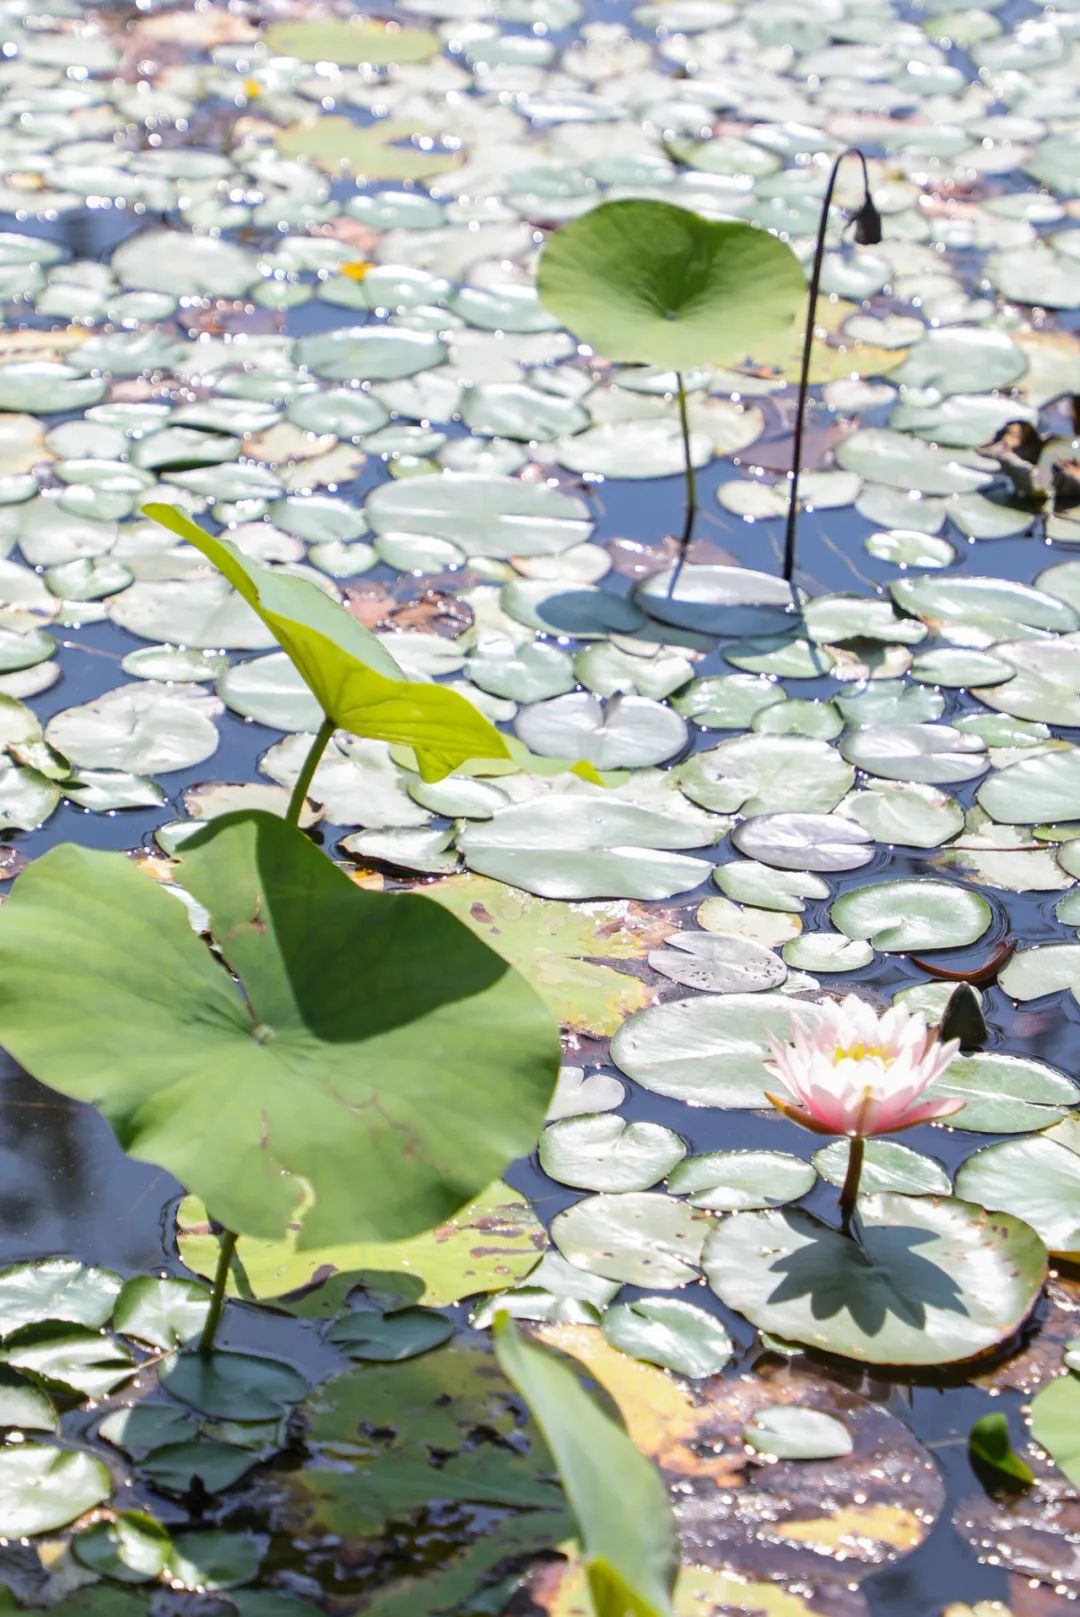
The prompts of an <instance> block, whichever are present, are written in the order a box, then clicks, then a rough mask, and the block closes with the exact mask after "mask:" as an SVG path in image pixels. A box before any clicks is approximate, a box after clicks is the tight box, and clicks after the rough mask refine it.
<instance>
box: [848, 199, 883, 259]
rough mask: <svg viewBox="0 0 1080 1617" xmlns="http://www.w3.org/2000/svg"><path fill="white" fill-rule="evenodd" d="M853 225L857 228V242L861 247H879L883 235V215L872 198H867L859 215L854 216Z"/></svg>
mask: <svg viewBox="0 0 1080 1617" xmlns="http://www.w3.org/2000/svg"><path fill="white" fill-rule="evenodd" d="M851 223H852V224H853V225H854V227H855V240H856V241H857V242H858V243H859V246H860V247H876V246H877V244H878V242H879V241H880V240H881V238H882V234H883V232H882V228H881V215H880V213H879V212H878V211H877V209H876V208H875V206H874V204H873V200H872V199H871V198H870V197H867V199H866V201H865V202H864V203H863V205H862V207H861V208H860V209H859V211H858V213H854V214H852V216H851Z"/></svg>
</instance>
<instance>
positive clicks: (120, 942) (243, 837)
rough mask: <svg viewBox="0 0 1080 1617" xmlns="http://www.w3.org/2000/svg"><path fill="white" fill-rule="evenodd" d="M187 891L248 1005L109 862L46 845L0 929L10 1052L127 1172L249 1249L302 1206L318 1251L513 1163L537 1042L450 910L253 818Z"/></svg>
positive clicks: (212, 838) (549, 1048)
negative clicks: (64, 1098)
mask: <svg viewBox="0 0 1080 1617" xmlns="http://www.w3.org/2000/svg"><path fill="white" fill-rule="evenodd" d="M181 873H182V880H183V882H184V885H185V887H186V889H187V891H188V892H189V893H190V894H191V896H192V897H193V898H194V899H195V900H196V902H198V903H200V904H204V905H205V906H206V907H207V909H208V910H209V913H210V928H211V931H212V933H213V935H214V936H215V937H216V939H217V940H218V944H219V947H220V948H221V951H222V954H223V955H224V957H225V959H226V961H227V962H228V964H229V966H230V967H231V968H232V969H233V970H234V971H235V972H236V974H237V976H238V977H239V979H240V982H241V984H242V987H243V994H241V993H239V992H238V991H237V989H236V988H235V987H234V985H233V983H232V982H231V981H230V978H229V977H228V975H227V974H226V973H225V972H223V971H222V970H221V967H220V965H219V964H218V963H217V962H216V961H215V959H214V957H213V956H212V955H211V954H210V953H209V952H207V950H206V949H205V947H204V945H203V944H202V942H201V941H200V940H199V938H198V937H197V936H196V935H195V934H194V933H193V932H192V931H191V929H190V926H189V924H188V919H187V915H186V913H185V911H184V909H183V907H182V906H181V905H179V904H177V903H176V902H175V900H174V899H173V898H171V897H170V896H169V895H168V894H167V893H165V892H163V891H162V890H161V889H160V888H159V887H158V886H157V885H156V884H154V883H152V882H149V881H147V879H146V878H145V877H144V876H143V875H142V874H141V873H140V872H139V871H138V870H137V869H136V868H135V867H134V866H133V865H131V864H130V863H129V862H128V861H127V860H126V859H124V858H123V857H122V856H120V855H116V854H102V853H96V852H89V851H86V850H82V849H79V848H76V847H73V846H70V845H65V846H63V847H60V848H55V849H53V850H52V851H51V852H50V853H48V854H46V855H45V856H44V857H43V858H41V859H39V860H37V861H36V862H35V863H34V864H33V865H31V866H30V868H29V870H28V871H26V873H25V879H21V880H20V881H19V883H18V884H17V887H16V890H15V892H14V894H13V895H12V897H11V898H10V899H9V900H8V901H7V903H6V904H5V905H4V906H3V910H2V912H0V959H2V960H3V961H4V966H3V969H2V971H0V978H2V981H3V989H2V993H0V1035H2V1037H3V1041H4V1043H5V1045H6V1046H7V1047H8V1048H9V1050H10V1051H11V1053H12V1054H13V1055H14V1056H15V1058H16V1059H17V1060H19V1061H21V1062H22V1063H23V1065H24V1066H26V1067H27V1068H28V1070H30V1071H31V1072H33V1073H34V1074H35V1076H37V1077H38V1078H40V1080H41V1081H42V1082H43V1083H45V1084H47V1085H51V1086H52V1087H53V1088H56V1089H59V1090H61V1092H62V1093H64V1094H68V1095H71V1096H73V1097H75V1098H79V1099H86V1100H92V1101H95V1102H96V1103H97V1104H98V1106H99V1108H100V1110H101V1111H102V1112H103V1114H104V1115H105V1117H106V1119H107V1120H108V1121H109V1122H110V1123H111V1124H112V1125H113V1127H114V1128H115V1130H116V1133H117V1135H118V1137H119V1139H120V1140H121V1142H122V1143H123V1145H124V1146H125V1148H126V1149H127V1150H128V1151H129V1152H130V1154H131V1155H132V1156H134V1157H137V1158H140V1159H142V1160H146V1161H151V1162H156V1163H158V1164H159V1165H161V1166H162V1167H166V1168H168V1169H169V1170H170V1171H171V1172H172V1173H174V1174H175V1175H176V1177H177V1178H178V1179H180V1181H181V1182H182V1183H185V1184H187V1185H189V1186H190V1187H191V1189H192V1190H193V1191H194V1192H195V1193H196V1194H198V1195H200V1196H202V1197H203V1199H204V1200H205V1201H206V1202H207V1204H208V1205H209V1206H210V1207H211V1208H212V1210H213V1212H214V1214H215V1216H216V1217H218V1218H220V1219H221V1220H222V1222H223V1223H225V1224H226V1226H227V1227H229V1228H231V1229H236V1230H239V1231H242V1232H246V1233H248V1234H251V1235H257V1236H264V1237H274V1236H280V1235H282V1234H283V1233H284V1232H285V1230H286V1229H287V1227H288V1226H289V1224H290V1223H291V1222H293V1220H294V1219H295V1218H296V1215H297V1211H298V1208H299V1207H300V1205H301V1203H302V1202H303V1200H304V1199H305V1196H308V1195H309V1196H310V1198H311V1205H310V1207H309V1208H308V1209H307V1212H306V1216H305V1217H304V1222H303V1227H302V1230H301V1232H300V1236H299V1244H300V1245H301V1246H317V1245H319V1244H320V1243H326V1242H330V1241H334V1240H342V1239H345V1238H348V1239H353V1240H357V1239H381V1240H388V1239H391V1238H393V1237H396V1236H405V1235H411V1234H414V1233H415V1232H416V1231H418V1230H421V1229H424V1228H427V1227H430V1226H431V1225H434V1224H437V1223H439V1222H440V1220H442V1219H444V1218H447V1217H449V1216H450V1215H451V1214H453V1213H454V1212H455V1211H456V1210H457V1209H458V1208H459V1207H460V1206H462V1205H463V1204H464V1203H465V1202H467V1201H468V1200H469V1198H470V1197H471V1196H474V1195H475V1194H476V1193H477V1191H479V1190H480V1189H481V1188H482V1187H483V1186H484V1185H485V1184H487V1183H488V1181H490V1180H491V1179H494V1178H495V1177H496V1176H497V1175H498V1174H499V1173H500V1172H501V1171H502V1169H503V1168H504V1167H505V1166H506V1164H507V1163H508V1162H509V1161H511V1160H512V1159H513V1158H514V1157H515V1156H518V1155H520V1154H521V1153H522V1152H524V1151H527V1150H528V1149H529V1147H530V1145H531V1143H532V1141H533V1140H534V1139H535V1137H536V1132H537V1129H538V1127H539V1124H540V1121H541V1120H542V1118H543V1115H544V1112H545V1110H546V1107H547V1103H548V1099H549V1096H550V1092H551V1089H552V1086H553V1083H554V1077H555V1072H556V1070H557V1067H558V1061H559V1049H558V1040H557V1037H556V1035H555V1028H554V1024H553V1023H552V1022H551V1020H550V1017H549V1015H548V1013H547V1012H546V1010H545V1009H544V1008H543V1006H542V1003H541V1001H540V1000H539V999H538V998H537V996H536V995H535V994H534V993H533V991H532V989H530V988H529V987H528V986H527V985H526V984H525V983H524V981H523V980H522V979H521V978H520V977H519V976H518V975H517V973H516V972H514V971H513V970H512V968H510V967H508V966H507V965H506V963H505V962H504V961H503V960H502V959H501V958H500V957H499V956H497V955H496V954H495V953H494V952H493V951H492V950H491V949H489V948H488V947H487V945H486V944H484V943H481V942H480V940H479V939H477V938H475V937H474V936H473V934H472V933H471V932H469V931H468V929H467V928H465V927H463V926H462V925H461V924H460V923H459V922H458V921H456V920H455V919H454V918H453V917H452V916H450V915H449V914H448V913H447V912H446V910H444V909H443V908H441V907H440V906H438V905H432V904H430V903H429V901H428V900H426V899H424V898H423V897H421V896H420V895H409V894H394V895H387V894H381V893H372V892H365V891H363V890H362V889H360V888H358V887H356V886H355V885H354V884H353V883H352V882H351V881H349V879H348V877H347V876H345V875H344V874H343V873H342V872H341V871H339V870H337V869H336V868H335V867H334V866H333V865H332V864H331V863H330V862H329V861H328V860H327V859H326V858H325V856H324V855H323V854H322V853H321V852H320V851H319V850H318V849H317V848H316V847H314V845H313V844H312V843H310V842H309V841H308V840H307V838H306V837H304V836H303V834H302V833H300V832H298V831H296V830H294V829H293V828H292V827H291V826H288V825H286V824H285V822H284V821H282V820H279V819H277V818H275V817H274V816H273V815H269V814H250V815H233V816H226V817H224V818H223V819H220V820H217V821H216V822H214V824H213V825H212V826H211V827H210V828H209V829H208V831H206V832H204V833H202V834H201V836H200V838H199V839H198V841H197V845H194V846H193V844H192V843H191V842H189V843H187V844H186V846H185V849H184V854H183V859H182V862H181ZM57 974H62V976H63V980H64V983H65V1015H64V1017H63V1018H57V1017H54V1016H53V1015H52V1014H51V1013H50V1011H49V1006H50V1004H51V995H52V992H53V989H52V987H51V986H50V985H52V984H54V983H55V982H56V980H57ZM358 982H362V983H363V984H364V985H365V988H364V992H363V994H357V992H356V984H357V983H358ZM117 1027H123V1028H124V1029H125V1041H124V1043H123V1044H122V1045H120V1044H118V1043H117V1040H116V1037H115V1029H116V1028H117ZM435 1051H437V1052H438V1054H437V1057H436V1056H435V1055H433V1052H435Z"/></svg>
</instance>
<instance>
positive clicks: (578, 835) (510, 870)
mask: <svg viewBox="0 0 1080 1617" xmlns="http://www.w3.org/2000/svg"><path fill="white" fill-rule="evenodd" d="M718 829H719V828H718ZM704 835H705V833H704V832H702V830H701V829H700V828H699V827H697V826H694V825H692V824H688V823H687V822H686V821H684V820H681V819H679V818H678V817H677V815H675V814H674V813H671V814H663V813H658V812H657V811H656V810H653V809H646V808H642V807H640V806H639V805H638V804H636V803H630V802H627V801H625V800H623V799H620V798H618V797H615V796H614V795H613V794H612V793H605V792H598V793H597V794H596V795H585V794H581V795H578V794H575V795H573V796H568V795H559V796H550V797H545V798H539V799H537V800H536V801H535V802H526V803H515V804H512V805H511V806H510V807H509V808H505V809H500V810H499V811H498V813H496V814H495V815H493V816H492V818H491V819H490V820H486V821H484V822H483V823H481V824H478V825H470V826H468V827H466V829H465V830H464V831H462V832H461V833H460V834H459V836H458V848H459V850H460V852H461V853H462V854H463V855H464V858H465V862H466V864H467V865H468V866H469V868H470V869H471V870H475V871H477V872H478V873H479V874H480V875H482V876H493V877H494V878H495V879H496V880H497V881H503V882H508V883H509V884H510V885H511V886H514V887H523V888H525V890H526V891H527V892H530V893H536V894H538V895H539V896H540V897H541V898H563V899H583V898H616V897H618V898H670V897H671V896H672V895H673V894H675V893H685V892H688V891H689V890H690V889H691V888H693V887H697V886H698V885H699V884H700V883H701V882H702V881H704V880H705V878H706V876H707V875H708V872H709V866H708V865H707V864H705V863H704V862H703V861H702V860H700V859H691V858H689V857H687V855H685V854H682V853H674V852H670V851H669V850H671V849H676V848H694V847H700V845H701V842H702V839H703V837H704Z"/></svg>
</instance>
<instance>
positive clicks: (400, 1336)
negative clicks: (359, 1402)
mask: <svg viewBox="0 0 1080 1617" xmlns="http://www.w3.org/2000/svg"><path fill="white" fill-rule="evenodd" d="M453 1334H454V1323H453V1321H452V1320H449V1319H447V1318H446V1317H445V1315H443V1314H436V1313H434V1312H433V1311H432V1310H431V1309H428V1308H402V1309H398V1310H397V1311H396V1312H394V1313H392V1314H376V1313H349V1314H344V1315H343V1316H342V1317H341V1318H340V1319H337V1320H335V1321H334V1323H333V1325H331V1327H330V1329H329V1331H327V1333H326V1339H327V1341H328V1342H333V1344H334V1346H335V1347H339V1348H340V1349H341V1350H342V1352H343V1353H345V1354H346V1355H347V1356H348V1357H349V1358H350V1359H359V1360H361V1361H366V1360H373V1361H378V1362H379V1363H390V1362H392V1363H395V1364H396V1363H398V1362H400V1360H402V1359H413V1358H415V1357H416V1355H417V1354H418V1353H427V1352H429V1351H430V1349H431V1348H436V1347H440V1346H441V1345H442V1343H443V1342H446V1341H448V1340H449V1338H450V1337H451V1336H453Z"/></svg>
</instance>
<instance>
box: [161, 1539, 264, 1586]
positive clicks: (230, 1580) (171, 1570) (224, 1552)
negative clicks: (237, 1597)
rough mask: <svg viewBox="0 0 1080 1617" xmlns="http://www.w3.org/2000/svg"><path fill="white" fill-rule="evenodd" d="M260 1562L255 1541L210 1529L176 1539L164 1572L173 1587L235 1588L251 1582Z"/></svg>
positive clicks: (260, 1557)
mask: <svg viewBox="0 0 1080 1617" xmlns="http://www.w3.org/2000/svg"><path fill="white" fill-rule="evenodd" d="M261 1559H262V1556H261V1555H260V1553H259V1548H258V1545H257V1543H256V1541H255V1540H254V1539H253V1538H250V1537H249V1536H248V1535H247V1534H245V1533H223V1532H217V1531H214V1530H213V1529H211V1530H209V1531H204V1532H193V1533H182V1534H180V1535H179V1537H177V1538H175V1539H174V1540H173V1542H172V1546H171V1548H170V1550H169V1555H168V1560H167V1561H166V1571H167V1573H168V1578H169V1581H170V1583H171V1584H172V1586H173V1587H174V1588H178V1589H197V1590H199V1591H202V1590H203V1589H207V1590H214V1589H235V1588H236V1587H237V1586H238V1585H239V1584H244V1583H250V1582H251V1580H252V1578H254V1576H255V1574H256V1573H257V1572H258V1570H259V1562H260V1561H261Z"/></svg>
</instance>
